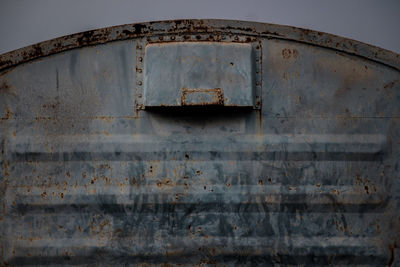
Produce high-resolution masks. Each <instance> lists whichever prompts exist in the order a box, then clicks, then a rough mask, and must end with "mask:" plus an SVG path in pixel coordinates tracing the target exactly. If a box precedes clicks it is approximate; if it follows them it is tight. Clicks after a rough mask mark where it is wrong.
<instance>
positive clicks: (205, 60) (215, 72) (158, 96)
mask: <svg viewBox="0 0 400 267" xmlns="http://www.w3.org/2000/svg"><path fill="white" fill-rule="evenodd" d="M252 50H253V47H252V45H251V44H249V43H226V42H224V43H223V42H220V43H217V42H170V43H156V44H148V45H147V46H146V48H145V60H144V66H145V73H144V79H145V82H144V96H145V100H144V101H145V107H160V106H185V105H191V106H197V105H198V106H202V105H223V106H237V107H253V106H254V90H255V88H254V87H255V86H254V84H255V82H254V77H255V75H254V72H255V70H254V69H255V67H254V65H255V60H254V53H253V51H252Z"/></svg>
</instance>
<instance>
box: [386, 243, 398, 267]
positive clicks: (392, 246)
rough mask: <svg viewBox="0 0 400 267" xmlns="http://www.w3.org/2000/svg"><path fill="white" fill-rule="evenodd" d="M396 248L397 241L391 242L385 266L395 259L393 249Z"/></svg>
mask: <svg viewBox="0 0 400 267" xmlns="http://www.w3.org/2000/svg"><path fill="white" fill-rule="evenodd" d="M396 248H397V242H396V241H395V242H394V243H393V244H390V245H389V251H390V258H389V261H388V263H387V265H386V266H392V265H393V263H394V259H395V254H394V251H395V249H396Z"/></svg>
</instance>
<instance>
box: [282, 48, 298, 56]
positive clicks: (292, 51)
mask: <svg viewBox="0 0 400 267" xmlns="http://www.w3.org/2000/svg"><path fill="white" fill-rule="evenodd" d="M298 56H299V51H297V50H296V49H288V48H285V49H283V50H282V57H283V58H284V59H289V58H293V59H296V58H297V57H298Z"/></svg>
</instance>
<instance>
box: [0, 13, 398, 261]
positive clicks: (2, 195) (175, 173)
mask: <svg viewBox="0 0 400 267" xmlns="http://www.w3.org/2000/svg"><path fill="white" fill-rule="evenodd" d="M183 24H185V25H186V28H185V27H184V26H182V25H183ZM176 25H179V26H176ZM190 25H193V27H192V26H190ZM199 25H200V26H199ZM243 25H246V27H247V26H248V28H245V27H243ZM150 27H151V28H150ZM136 28H138V29H137V32H136V33H135V34H133V35H129V33H124V34H126V35H124V36H122V37H121V36H120V37H118V36H119V35H118V34H117V31H118V32H120V33H121V34H122V31H123V30H128V29H130V30H132V29H136ZM139 28H140V30H139ZM265 29H269V31H268V33H266V32H265ZM262 30H264V31H262ZM272 30H273V31H272ZM102 31H104V32H105V33H104V34H115V36H113V37H112V38H111V37H109V36H108V38H111V39H103V38H102V36H101V35H100V33H98V32H95V33H96V34H97V35H96V34H94V35H93V34H92V35H90V36H98V37H96V38H97V39H95V40H94V39H93V40H92V39H91V38H94V37H88V36H87V37H85V38H86V39H85V38H83V36H86V35H84V34H83V35H82V34H79V35H77V36H75V37H74V36H72V37H69V38H63V39H62V42H63V43H64V46H62V48H61V49H60V50H59V51H57V52H59V53H57V54H52V53H50V52H49V54H46V53H47V52H46V53H45V52H43V53H44V54H43V55H46V57H42V58H38V59H35V58H36V57H35V55H32V57H28V56H27V57H26V59H28V58H29V59H31V61H29V62H21V61H18V60H21V59H20V58H19V59H18V56H17V55H22V54H23V51H30V49H33V48H26V49H23V50H21V51H16V52H12V53H10V54H6V55H2V56H0V62H8V63H4V64H3V65H2V66H5V67H4V69H2V72H1V73H0V111H2V116H1V120H0V139H1V159H0V161H1V164H0V200H1V205H0V258H1V260H2V263H3V264H4V265H6V264H10V265H57V264H60V265H77V264H79V265H88V264H89V265H92V264H97V265H136V264H154V265H157V264H160V265H163V264H171V265H179V264H181V265H223V264H225V265H291V264H292V265H307V266H309V265H314V266H321V265H325V264H332V265H371V266H384V265H386V264H388V265H391V266H397V265H399V264H400V260H399V257H398V248H397V246H398V242H399V232H400V212H399V210H400V209H399V208H400V195H399V192H400V171H399V163H400V141H399V140H400V108H399V107H400V85H399V84H400V82H399V80H400V78H399V77H400V75H399V69H400V68H399V66H400V65H399V63H398V57H399V55H397V54H393V53H391V52H388V51H381V50H380V49H378V48H374V47H370V46H367V45H364V44H359V43H357V42H355V41H351V40H347V39H341V38H340V37H336V36H330V35H326V34H321V33H315V32H310V31H307V32H306V34H305V35H303V39H302V38H301V37H300V36H301V34H300V30H298V29H293V28H288V27H283V26H277V25H266V24H257V23H245V22H229V21H212V20H210V21H196V20H194V21H184V22H180V23H178V22H157V23H150V24H136V25H125V26H121V27H120V28H118V27H117V28H110V29H104V30H102ZM77 38H83V39H81V41H80V42H81V43H80V46H81V47H80V48H79V49H71V48H76V47H75V46H73V45H71V43H70V42H72V41H73V40H75V39H77ZM329 40H330V41H331V42H333V44H332V43H331V42H329ZM108 41H113V42H108ZM336 41H337V42H338V43H339V44H338V45H337V49H335V46H336V45H335V42H336ZM58 42H61V41H60V40H58V41H57V40H53V41H51V42H50V43H48V49H49V50H48V51H52V50H51V47H52V46H50V44H52V45H53V44H57V43H58ZM189 42H191V43H190V44H189ZM350 43H351V44H350ZM87 44H92V45H93V44H95V45H93V46H85V45H87ZM43 46H44V45H43V44H40V45H36V46H35V47H43ZM166 47H168V48H170V47H175V48H176V49H177V50H175V52H174V53H176V51H181V52H182V53H183V54H184V55H185V57H186V55H187V56H191V55H192V54H191V51H192V50H191V48H196V49H193V55H195V54H196V53H199V55H198V56H199V58H200V60H201V59H204V58H206V59H207V60H208V61H210V62H212V63H211V64H210V68H211V70H214V71H213V72H212V73H210V74H209V75H206V76H204V77H201V78H200V77H197V78H196V77H194V76H193V75H192V76H190V74H191V72H190V69H189V68H190V67H192V66H194V65H193V64H192V63H190V64H187V65H181V66H180V67H179V66H178V65H176V66H175V65H173V64H172V65H171V64H167V63H168V62H171V60H173V58H177V59H179V57H180V55H178V54H176V55H175V54H174V53H172V54H164V52H165V51H166V50H164V49H166ZM178 47H179V49H178ZM190 47H191V48H190ZM238 47H241V48H242V47H244V49H241V48H240V49H237V48H238ZM153 48H154V49H155V50H154V51H153V52H154V53H148V52H149V51H150V50H151V49H153ZM175 48H174V49H175ZM355 48H356V49H357V51H355V50H354V49H355ZM67 49H71V50H68V51H66V50H67ZM216 49H221V50H223V51H232V52H229V53H225V52H224V53H217V54H212V53H206V52H205V51H215V50H216ZM225 49H228V50H225ZM229 49H232V50H229ZM43 50H44V49H43ZM46 51H47V50H46ZM377 51H381V52H379V54H377V55H374V53H375V52H377ZM157 53H161V54H160V55H159V56H156V55H157ZM228 54H229V55H228ZM11 55H14V56H15V57H16V59H10V58H12V57H11ZM217 57H218V58H219V57H221V60H222V61H221V62H225V63H227V62H229V63H230V62H233V63H234V66H233V67H232V66H231V65H230V64H229V65H226V64H225V63H224V64H223V65H218V64H222V63H216V62H217ZM7 60H8V61H7ZM157 62H158V63H157ZM161 63H162V64H161ZM13 64H14V65H13ZM15 64H18V65H15ZM158 64H160V65H161V66H158ZM171 66H174V67H173V68H171ZM204 66H205V65H201V66H200V67H199V68H198V69H196V67H193V68H194V70H195V72H194V73H200V74H201V71H202V69H203V67H204ZM218 66H223V67H220V68H219V67H218ZM217 67H218V70H217ZM175 68H176V69H177V70H178V72H177V73H175V72H174V71H173V70H174V69H175ZM213 68H214V69H213ZM163 70H164V71H165V72H164V71H163ZM204 71H206V70H205V69H204ZM164 73H170V75H167V77H165V78H163V76H162V75H164ZM228 74H229V75H232V77H233V78H232V79H233V80H232V81H234V80H235V79H238V77H243V79H242V80H239V81H238V82H232V81H231V80H229V77H230V76H229V75H228ZM249 75H251V78H250V76H249ZM218 77H221V78H223V79H222V80H221V81H218ZM152 81H156V82H155V85H156V86H153V85H152ZM163 81H165V82H163ZM242 88H246V89H245V90H242V91H241V89H242ZM249 88H250V89H251V90H249ZM198 89H200V90H198ZM218 89H222V90H220V91H219V90H218ZM148 90H150V91H151V90H154V94H153V93H151V94H150V93H149V91H148ZM166 92H168V93H166ZM222 92H223V93H222ZM249 92H252V94H253V95H250V94H249ZM222 94H223V103H221V102H218V103H214V100H215V99H220V96H221V95H222ZM183 95H184V97H183V99H182V96H183ZM168 96H170V97H168ZM250 96H252V98H250ZM242 97H243V98H242ZM153 98H154V101H155V102H148V101H153ZM202 99H203V100H204V99H205V101H204V102H203V100H202ZM250 99H251V101H253V102H251V105H250V108H246V109H243V108H241V107H240V106H241V105H244V106H248V103H250V102H246V101H250ZM168 101H171V102H168ZM150 103H153V104H154V107H160V109H157V108H156V109H147V108H146V107H147V106H148V105H149V106H150ZM168 103H169V104H168ZM204 103H206V104H209V103H211V104H215V107H209V106H208V105H205V106H203V105H202V104H204ZM228 103H229V104H232V105H231V106H228V105H227V104H228ZM244 103H246V104H244ZM163 104H168V105H166V107H162V106H163ZM235 104H237V105H238V106H239V107H236V106H234V105H235ZM186 105H194V106H197V107H196V108H195V109H191V107H186ZM174 106H175V107H174ZM161 107H162V108H161Z"/></svg>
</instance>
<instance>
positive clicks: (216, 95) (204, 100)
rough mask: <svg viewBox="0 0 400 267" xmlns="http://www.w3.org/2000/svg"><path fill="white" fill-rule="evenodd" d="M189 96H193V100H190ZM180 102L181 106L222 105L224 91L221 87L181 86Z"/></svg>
mask: <svg viewBox="0 0 400 267" xmlns="http://www.w3.org/2000/svg"><path fill="white" fill-rule="evenodd" d="M190 96H193V97H195V101H191V100H190V99H189V97H190ZM181 104H182V106H208V105H224V92H223V90H222V89H221V88H213V89H202V88H194V89H189V88H182V95H181Z"/></svg>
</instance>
